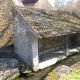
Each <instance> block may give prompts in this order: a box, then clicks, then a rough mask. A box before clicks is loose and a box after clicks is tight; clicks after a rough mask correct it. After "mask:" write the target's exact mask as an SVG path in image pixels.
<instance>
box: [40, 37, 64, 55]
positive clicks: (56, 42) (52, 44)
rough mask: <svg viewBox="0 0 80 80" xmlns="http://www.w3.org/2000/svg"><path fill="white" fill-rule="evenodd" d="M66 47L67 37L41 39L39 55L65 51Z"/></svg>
mask: <svg viewBox="0 0 80 80" xmlns="http://www.w3.org/2000/svg"><path fill="white" fill-rule="evenodd" d="M65 46H66V36H62V37H59V36H58V37H53V38H47V39H40V40H39V54H41V53H42V52H44V51H46V50H47V51H48V52H51V51H56V50H58V49H63V48H65Z"/></svg>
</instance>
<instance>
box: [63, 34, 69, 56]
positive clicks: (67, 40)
mask: <svg viewBox="0 0 80 80" xmlns="http://www.w3.org/2000/svg"><path fill="white" fill-rule="evenodd" d="M64 53H65V55H66V56H68V55H69V36H68V35H66V48H65V50H64Z"/></svg>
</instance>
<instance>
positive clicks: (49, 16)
mask: <svg viewBox="0 0 80 80" xmlns="http://www.w3.org/2000/svg"><path fill="white" fill-rule="evenodd" d="M13 16H14V43H15V53H16V54H18V56H19V57H20V58H21V59H22V60H23V61H24V62H25V63H26V64H27V65H29V66H30V68H31V69H32V70H34V71H36V70H38V69H43V68H45V67H48V66H50V65H52V64H55V63H56V62H57V61H59V60H62V59H64V58H66V57H67V56H68V55H71V54H73V53H75V52H77V51H78V49H79V47H80V17H79V16H77V15H76V14H75V13H70V12H68V11H61V10H60V11H54V10H51V11H49V10H44V9H35V8H25V7H22V8H21V7H16V8H13Z"/></svg>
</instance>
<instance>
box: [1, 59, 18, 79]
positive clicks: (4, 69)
mask: <svg viewBox="0 0 80 80" xmlns="http://www.w3.org/2000/svg"><path fill="white" fill-rule="evenodd" d="M17 74H19V65H18V61H17V60H16V59H13V58H3V59H0V80H6V79H8V78H10V77H12V76H15V75H17Z"/></svg>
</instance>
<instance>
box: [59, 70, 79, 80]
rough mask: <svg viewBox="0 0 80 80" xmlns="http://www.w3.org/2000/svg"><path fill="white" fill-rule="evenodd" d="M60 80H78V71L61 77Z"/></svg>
mask: <svg viewBox="0 0 80 80" xmlns="http://www.w3.org/2000/svg"><path fill="white" fill-rule="evenodd" d="M60 80H80V70H76V71H73V72H71V73H70V74H67V75H65V76H64V77H62V78H61V79H60Z"/></svg>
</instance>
